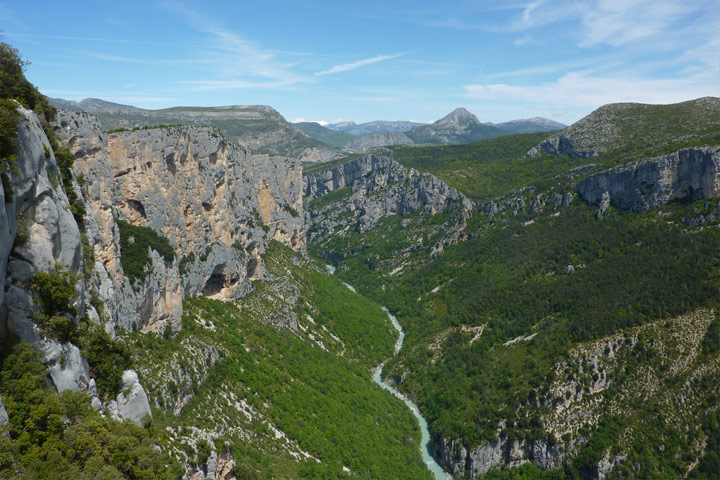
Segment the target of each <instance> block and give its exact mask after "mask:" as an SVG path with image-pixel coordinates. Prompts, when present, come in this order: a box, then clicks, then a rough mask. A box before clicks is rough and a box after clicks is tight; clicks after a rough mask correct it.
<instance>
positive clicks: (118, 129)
mask: <svg viewBox="0 0 720 480" xmlns="http://www.w3.org/2000/svg"><path fill="white" fill-rule="evenodd" d="M182 126H183V124H181V123H176V124H173V125H145V126H142V127H132V128H113V129H111V130H105V131H104V132H103V133H123V132H138V131H143V130H154V129H157V128H173V127H182Z"/></svg>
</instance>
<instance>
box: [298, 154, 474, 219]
mask: <svg viewBox="0 0 720 480" xmlns="http://www.w3.org/2000/svg"><path fill="white" fill-rule="evenodd" d="M390 155H391V152H389V151H387V153H386V154H385V155H376V154H369V155H364V156H362V157H359V158H356V159H354V160H351V161H349V162H347V163H344V164H342V165H338V166H336V167H332V168H330V169H327V170H324V171H321V172H317V173H309V174H308V175H306V176H305V178H304V181H303V190H304V194H305V197H306V200H307V201H311V200H313V199H316V198H318V197H322V196H324V195H326V194H328V193H330V192H333V191H337V190H341V189H344V188H346V189H348V190H347V194H346V195H345V198H344V199H339V200H341V201H342V204H341V206H340V208H338V206H337V205H335V206H333V207H332V208H333V209H334V210H335V211H349V212H357V215H356V216H357V223H356V225H357V227H356V228H357V230H358V231H359V232H365V231H367V230H369V229H371V228H373V227H374V226H375V225H376V223H377V222H378V220H380V219H381V218H383V217H387V216H390V215H408V214H410V213H412V212H415V211H416V210H419V209H423V210H424V211H426V212H428V213H430V214H432V215H434V214H436V213H439V212H441V211H446V210H447V209H450V208H455V209H456V210H457V211H458V215H459V220H458V221H459V222H460V223H461V225H459V226H458V228H457V232H460V231H462V229H463V228H464V227H463V225H464V222H465V221H466V220H467V219H468V218H469V216H470V215H471V212H472V203H471V202H470V201H469V200H468V199H467V198H466V197H465V196H464V195H462V194H461V193H459V192H458V191H457V190H455V189H454V188H452V187H450V186H448V185H447V184H445V183H444V182H442V181H441V180H440V179H438V178H437V177H435V176H433V175H430V174H426V173H419V172H417V171H416V170H414V169H407V168H405V167H403V166H402V165H400V164H399V163H397V162H396V161H394V160H393V159H392V158H391V156H390ZM321 219H325V220H321ZM318 222H320V223H318ZM308 223H310V224H312V225H313V226H314V228H315V231H333V230H334V228H335V227H336V226H337V225H336V224H334V221H333V220H332V219H326V215H324V212H322V211H312V212H310V214H309V221H308Z"/></svg>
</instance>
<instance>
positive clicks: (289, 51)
mask: <svg viewBox="0 0 720 480" xmlns="http://www.w3.org/2000/svg"><path fill="white" fill-rule="evenodd" d="M442 3H447V2H439V1H422V0H414V1H389V0H386V1H382V2H374V1H363V2H358V1H352V2H349V1H330V0H325V1H314V0H299V1H293V2H285V1H227V2H226V1H213V2H190V1H187V0H185V1H173V0H169V1H164V0H157V1H156V0H145V1H142V2H140V1H134V0H127V1H114V2H110V1H106V0H95V1H86V2H79V1H72V0H68V1H65V2H58V1H56V0H53V1H45V0H32V1H18V0H12V1H7V0H0V30H2V35H3V36H4V41H5V42H7V43H10V44H11V45H13V46H15V47H17V48H18V49H19V50H20V52H21V54H22V55H23V57H24V58H25V59H27V60H29V61H30V62H32V63H31V65H29V66H28V68H27V71H26V74H27V76H28V78H29V79H30V81H32V82H33V83H34V84H36V85H37V86H38V88H39V89H40V90H41V91H42V92H43V93H45V94H46V95H48V96H53V97H62V98H67V99H73V100H80V99H83V98H85V97H99V98H103V99H106V100H110V101H114V102H119V103H127V104H132V105H136V106H139V107H143V108H164V107H170V106H176V105H203V106H211V105H232V104H237V105H250V104H264V105H271V106H273V107H275V108H276V109H277V110H279V111H280V113H282V114H283V115H284V116H285V117H286V118H287V119H288V120H290V121H295V120H299V119H305V120H310V121H327V122H338V121H347V120H355V121H357V122H366V121H371V120H377V119H383V120H415V121H421V122H430V121H434V120H437V119H438V118H440V117H442V116H444V115H445V114H447V113H448V112H450V111H451V110H452V109H454V108H455V107H458V106H464V107H466V108H468V109H469V110H470V111H472V112H473V113H475V114H476V115H477V116H478V118H479V119H480V120H481V121H483V122H487V121H492V122H501V121H506V120H511V119H517V118H529V117H534V116H543V117H548V118H552V119H555V120H558V121H560V122H563V123H567V124H569V123H572V122H574V121H576V120H578V119H579V118H581V117H583V116H584V115H586V114H588V113H590V112H591V111H592V110H594V109H595V108H597V107H599V106H601V105H603V104H606V103H611V102H621V101H635V102H643V103H674V102H678V101H683V100H689V99H692V98H697V97H700V96H706V95H714V96H720V67H719V64H720V2H718V1H717V0H692V1H680V0H589V1H582V2H581V1H572V0H531V1H517V2H516V1H514V0H507V1H504V2H502V1H470V0H460V1H452V2H449V3H450V5H442Z"/></svg>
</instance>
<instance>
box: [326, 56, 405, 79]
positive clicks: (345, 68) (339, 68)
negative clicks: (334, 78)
mask: <svg viewBox="0 0 720 480" xmlns="http://www.w3.org/2000/svg"><path fill="white" fill-rule="evenodd" d="M403 55H406V53H396V54H395V55H378V56H376V57H370V58H365V59H363V60H358V61H357V62H352V63H344V64H342V65H335V66H334V67H331V68H329V69H328V70H323V71H321V72H316V73H315V76H321V75H333V74H335V73H342V72H349V71H351V70H356V69H358V68H361V67H365V66H367V65H372V64H373V63H378V62H384V61H385V60H390V59H392V58H397V57H401V56H403Z"/></svg>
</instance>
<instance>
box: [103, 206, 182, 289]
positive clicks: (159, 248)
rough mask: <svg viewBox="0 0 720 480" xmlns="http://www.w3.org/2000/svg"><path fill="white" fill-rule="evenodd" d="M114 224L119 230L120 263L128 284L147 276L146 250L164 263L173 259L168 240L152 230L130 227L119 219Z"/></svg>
mask: <svg viewBox="0 0 720 480" xmlns="http://www.w3.org/2000/svg"><path fill="white" fill-rule="evenodd" d="M116 222H117V224H118V228H119V229H120V249H121V250H122V255H121V257H120V262H121V263H122V266H123V270H124V271H125V275H126V276H127V277H128V279H130V283H135V281H137V280H143V279H144V278H145V277H146V276H147V274H148V271H147V270H146V268H145V267H146V266H147V265H148V264H149V263H150V253H149V252H148V248H152V249H153V250H155V251H156V252H158V253H159V254H160V255H162V256H163V258H164V259H165V261H166V262H172V261H173V260H174V259H175V251H174V250H173V248H172V245H170V242H169V241H168V239H167V238H165V237H163V236H161V235H159V234H158V233H156V232H155V230H153V229H152V228H148V227H140V226H137V225H131V224H129V223H127V222H125V221H123V220H120V219H116Z"/></svg>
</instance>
